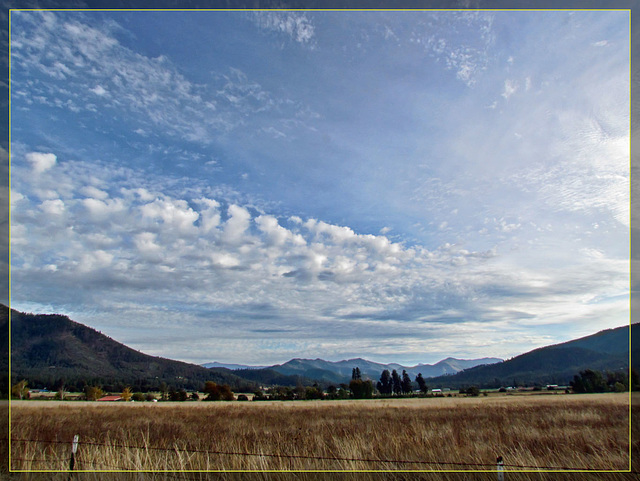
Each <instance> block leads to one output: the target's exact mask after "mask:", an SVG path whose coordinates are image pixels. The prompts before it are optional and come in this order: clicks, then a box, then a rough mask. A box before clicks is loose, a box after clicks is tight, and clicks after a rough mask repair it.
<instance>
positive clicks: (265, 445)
mask: <svg viewBox="0 0 640 481" xmlns="http://www.w3.org/2000/svg"><path fill="white" fill-rule="evenodd" d="M11 421H12V426H11V434H12V438H14V439H24V440H30V441H14V442H12V445H11V453H12V459H11V462H12V468H13V469H14V470H26V471H34V470H47V471H63V470H66V469H68V467H69V457H70V456H69V454H70V446H71V444H70V443H71V440H72V439H73V436H74V434H79V435H80V448H79V451H78V454H77V457H76V469H78V470H88V471H98V470H135V471H141V470H145V471H174V472H170V473H157V474H153V473H136V474H129V475H127V476H129V477H128V478H126V479H135V480H140V479H235V478H236V477H238V476H240V475H239V474H236V473H232V472H231V471H234V470H240V471H261V473H253V474H248V473H244V474H242V476H243V479H300V480H307V479H309V480H311V479H320V478H322V477H323V476H328V474H326V473H316V472H306V471H326V470H330V471H362V472H359V473H357V474H354V473H349V474H350V478H351V477H353V476H356V477H357V479H363V480H373V479H380V476H381V474H380V473H376V472H369V471H381V470H383V471H387V473H385V474H386V477H385V479H390V478H388V476H391V475H393V476H395V478H392V479H443V476H444V477H446V479H448V480H451V481H457V480H461V481H466V480H471V479H478V480H480V479H491V480H495V479H497V478H496V475H495V467H494V464H495V460H496V456H499V455H500V456H503V458H504V461H505V463H506V464H507V465H517V466H531V467H540V468H542V469H543V470H545V471H546V470H547V468H554V467H558V468H573V469H578V470H579V469H598V470H626V469H628V468H629V447H630V446H629V398H628V396H627V395H624V394H605V395H556V396H553V395H546V396H527V397H516V396H503V397H499V398H491V397H489V398H444V399H410V400H367V401H318V402H280V403H278V402H264V403H263V402H260V403H258V402H253V403H237V402H235V403H204V402H200V403H182V404H162V403H159V404H146V403H137V404H126V405H124V404H111V405H104V404H97V403H86V404H81V403H56V404H54V403H49V402H47V403H44V402H43V403H37V402H23V403H12V409H11ZM224 453H226V454H224ZM232 453H233V454H232ZM323 458H324V459H323ZM335 458H338V459H335ZM418 462H424V463H418ZM476 464H479V465H478V466H476ZM515 469H516V468H507V470H508V478H507V481H509V480H511V481H515V479H553V480H558V479H562V476H563V475H562V474H557V473H554V474H550V473H540V472H535V471H536V469H534V468H529V469H528V471H534V472H532V473H531V472H529V473H518V474H516V473H514V472H512V471H513V470H515ZM416 470H435V471H451V470H471V471H477V470H484V471H492V472H485V473H481V472H455V473H454V472H447V473H446V474H445V473H442V472H438V473H409V472H404V471H416ZM194 471H226V473H222V474H216V475H215V477H211V476H212V475H211V474H207V473H197V472H194ZM266 471H305V472H296V473H290V472H289V473H281V472H279V473H274V472H269V473H268V472H266ZM331 474H332V477H331V478H323V479H335V477H336V476H338V477H339V476H344V475H345V474H346V473H331ZM614 474H615V475H616V476H618V479H625V476H626V475H624V474H618V473H614ZM30 476H33V474H31V475H30ZM48 476H49V477H48V478H42V479H67V478H66V477H65V476H67V475H66V474H61V473H60V474H58V475H57V476H58V478H56V477H55V476H53V477H52V473H48ZM74 476H77V477H78V479H88V480H93V479H109V476H116V475H115V474H113V475H112V474H107V473H90V474H81V473H78V474H75V475H74ZM81 476H84V477H81ZM117 476H118V479H120V477H121V476H123V475H122V474H120V473H119V474H118V475H117ZM545 476H548V477H547V478H545ZM603 476H606V479H612V474H611V473H607V474H606V475H605V474H603ZM592 477H593V475H592ZM25 479H38V478H33V477H29V478H25ZM603 479H604V478H603Z"/></svg>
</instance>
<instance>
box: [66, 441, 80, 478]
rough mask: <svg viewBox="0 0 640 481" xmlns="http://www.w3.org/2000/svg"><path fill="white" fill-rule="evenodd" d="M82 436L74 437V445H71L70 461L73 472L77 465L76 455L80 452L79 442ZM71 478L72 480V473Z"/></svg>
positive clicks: (70, 468) (70, 469)
mask: <svg viewBox="0 0 640 481" xmlns="http://www.w3.org/2000/svg"><path fill="white" fill-rule="evenodd" d="M79 439H80V436H78V435H77V434H76V435H75V436H74V437H73V443H71V459H70V460H69V471H73V467H74V466H75V464H76V453H77V452H78V440H79ZM69 478H71V473H69Z"/></svg>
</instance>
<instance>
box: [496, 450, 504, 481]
mask: <svg viewBox="0 0 640 481" xmlns="http://www.w3.org/2000/svg"><path fill="white" fill-rule="evenodd" d="M496 462H497V463H498V481H504V461H503V460H502V456H498V459H497V460H496Z"/></svg>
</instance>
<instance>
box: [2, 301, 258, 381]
mask: <svg viewBox="0 0 640 481" xmlns="http://www.w3.org/2000/svg"><path fill="white" fill-rule="evenodd" d="M0 315H1V316H2V317H1V320H0V323H1V324H2V325H3V326H5V328H4V329H3V332H7V328H6V326H7V323H8V315H9V310H8V308H7V307H6V306H2V313H1V314H0ZM5 336H6V334H5ZM5 339H6V337H5ZM6 341H8V339H7V340H6ZM11 371H12V377H13V380H14V382H16V380H19V379H28V381H29V386H31V387H45V386H46V387H49V388H50V389H57V388H58V387H60V386H61V385H65V386H66V387H67V389H71V390H73V388H77V390H78V391H82V390H83V389H84V387H85V386H86V385H89V384H90V385H94V384H95V385H101V386H104V387H105V389H106V390H108V391H118V390H121V389H122V388H123V387H124V386H125V385H129V386H132V388H133V389H134V390H135V391H148V390H153V389H157V390H161V387H162V388H164V385H166V386H170V387H172V388H175V389H180V388H184V389H200V388H201V387H202V385H203V384H204V383H205V382H206V381H213V382H216V383H218V384H228V385H229V386H232V387H233V388H234V389H236V390H247V391H250V390H252V389H255V388H256V386H257V384H256V383H255V382H253V381H250V380H246V379H243V378H241V377H240V376H237V375H236V374H234V373H232V372H231V371H229V370H228V369H223V368H217V369H207V368H204V367H201V366H197V365H195V364H189V363H186V362H181V361H174V360H170V359H165V358H161V357H156V356H149V355H147V354H143V353H141V352H139V351H136V350H135V349H131V348H129V347H127V346H125V345H123V344H121V343H119V342H117V341H115V340H113V339H111V338H109V337H108V336H105V335H104V334H102V333H100V332H98V331H96V330H95V329H92V328H90V327H87V326H84V325H82V324H79V323H77V322H74V321H72V320H70V319H69V318H68V317H66V316H62V315H57V314H46V315H45V314H25V313H21V312H18V311H15V310H11Z"/></svg>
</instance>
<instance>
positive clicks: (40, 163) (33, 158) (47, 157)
mask: <svg viewBox="0 0 640 481" xmlns="http://www.w3.org/2000/svg"><path fill="white" fill-rule="evenodd" d="M25 158H26V159H27V162H29V163H30V164H31V167H32V168H33V172H34V173H36V174H42V173H43V172H46V171H47V170H49V169H51V168H52V167H53V166H54V165H56V160H57V157H56V156H55V155H54V154H51V153H43V152H29V153H28V154H26V155H25Z"/></svg>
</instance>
